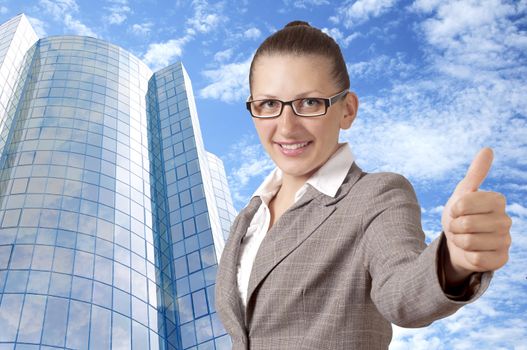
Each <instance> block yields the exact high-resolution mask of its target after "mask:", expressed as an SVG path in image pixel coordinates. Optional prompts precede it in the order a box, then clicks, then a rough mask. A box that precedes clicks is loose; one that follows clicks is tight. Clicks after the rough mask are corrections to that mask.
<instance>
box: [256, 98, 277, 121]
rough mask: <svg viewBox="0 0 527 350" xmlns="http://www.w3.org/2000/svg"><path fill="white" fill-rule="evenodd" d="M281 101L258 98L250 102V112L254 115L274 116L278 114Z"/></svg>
mask: <svg viewBox="0 0 527 350" xmlns="http://www.w3.org/2000/svg"><path fill="white" fill-rule="evenodd" d="M281 108H282V103H281V102H280V101H278V100H258V101H252V102H251V112H252V114H253V115H254V116H256V117H275V116H277V115H278V114H280V110H281Z"/></svg>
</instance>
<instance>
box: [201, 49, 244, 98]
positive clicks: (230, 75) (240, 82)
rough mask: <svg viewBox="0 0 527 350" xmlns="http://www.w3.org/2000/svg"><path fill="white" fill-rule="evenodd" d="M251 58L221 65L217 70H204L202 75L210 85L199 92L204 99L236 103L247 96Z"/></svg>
mask: <svg viewBox="0 0 527 350" xmlns="http://www.w3.org/2000/svg"><path fill="white" fill-rule="evenodd" d="M251 60H252V56H251V57H249V58H248V59H247V60H245V61H241V62H234V63H227V64H223V65H221V66H220V67H218V68H217V69H210V70H205V71H203V72H202V74H203V75H204V76H205V78H206V79H208V80H209V81H210V84H209V85H207V86H206V87H204V88H203V89H201V90H200V96H201V97H204V98H213V99H219V100H221V101H224V102H237V101H241V100H245V99H246V98H247V96H249V81H248V78H249V67H250V65H251Z"/></svg>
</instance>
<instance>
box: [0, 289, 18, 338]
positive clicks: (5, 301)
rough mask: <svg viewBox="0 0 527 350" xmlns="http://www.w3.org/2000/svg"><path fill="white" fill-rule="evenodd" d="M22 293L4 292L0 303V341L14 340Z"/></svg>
mask: <svg viewBox="0 0 527 350" xmlns="http://www.w3.org/2000/svg"><path fill="white" fill-rule="evenodd" d="M23 298H24V296H23V295H22V294H5V295H4V296H3V298H2V304H0V329H1V330H2V331H1V332H0V341H5V342H8V341H15V337H16V331H17V329H18V320H19V318H20V309H21V308H22V300H23Z"/></svg>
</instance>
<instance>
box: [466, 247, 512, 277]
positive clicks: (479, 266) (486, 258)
mask: <svg viewBox="0 0 527 350" xmlns="http://www.w3.org/2000/svg"><path fill="white" fill-rule="evenodd" d="M464 256H465V259H466V261H467V264H468V266H466V267H465V268H466V269H468V270H472V271H477V272H484V271H494V270H497V269H499V268H500V267H502V266H503V265H505V263H506V262H507V260H509V253H508V250H507V249H504V250H501V251H484V252H471V251H466V252H465V254H464Z"/></svg>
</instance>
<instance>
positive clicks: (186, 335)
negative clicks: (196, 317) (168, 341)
mask: <svg viewBox="0 0 527 350" xmlns="http://www.w3.org/2000/svg"><path fill="white" fill-rule="evenodd" d="M181 342H182V343H183V348H184V349H186V348H188V347H191V346H194V345H196V333H195V331H194V322H189V323H187V324H184V325H182V326H181Z"/></svg>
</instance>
